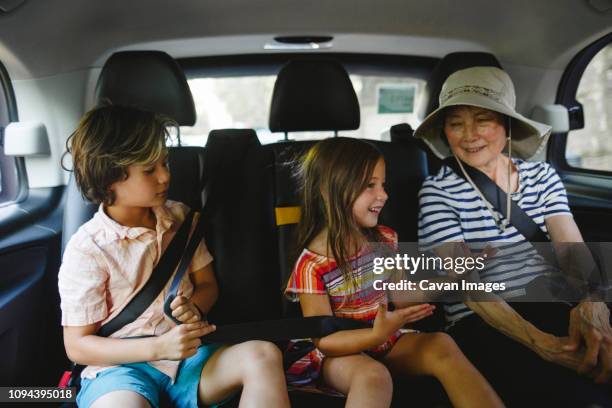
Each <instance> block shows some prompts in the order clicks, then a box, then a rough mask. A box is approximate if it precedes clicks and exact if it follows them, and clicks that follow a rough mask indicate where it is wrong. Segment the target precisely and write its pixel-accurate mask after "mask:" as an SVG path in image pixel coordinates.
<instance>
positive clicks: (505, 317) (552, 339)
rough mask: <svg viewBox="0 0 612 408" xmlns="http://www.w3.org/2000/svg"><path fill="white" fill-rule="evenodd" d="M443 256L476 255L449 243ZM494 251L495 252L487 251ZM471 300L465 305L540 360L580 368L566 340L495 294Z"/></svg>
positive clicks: (442, 248) (462, 245)
mask: <svg viewBox="0 0 612 408" xmlns="http://www.w3.org/2000/svg"><path fill="white" fill-rule="evenodd" d="M434 251H435V252H436V254H437V255H438V256H440V257H443V258H444V257H457V256H465V257H467V256H473V255H472V252H471V250H470V249H469V247H468V246H467V245H466V244H465V243H463V242H449V243H447V244H446V245H441V246H438V247H436V249H435V250H434ZM486 251H488V252H491V250H486ZM467 295H468V300H467V301H466V302H465V304H466V305H467V306H468V307H469V308H470V309H471V310H472V311H473V312H474V313H476V314H477V315H478V316H480V317H481V318H482V319H483V320H484V321H485V322H486V323H488V324H489V325H490V326H492V327H493V328H495V329H496V330H498V331H500V332H501V333H503V334H505V335H506V336H508V337H510V338H512V339H513V340H515V341H518V342H519V343H521V344H523V345H525V346H526V347H529V348H530V349H531V350H533V351H534V352H535V353H537V354H538V355H539V356H540V357H542V358H543V359H545V360H547V361H553V362H556V363H558V364H561V365H564V366H566V367H568V368H572V369H577V368H578V366H579V363H580V359H581V355H580V353H577V352H574V351H568V350H563V345H564V344H565V343H563V341H562V340H561V339H559V338H558V337H556V336H553V335H551V334H549V333H545V332H543V331H542V330H540V329H538V328H537V327H535V326H534V325H533V324H531V323H530V322H528V321H527V320H525V319H524V318H523V317H522V316H521V315H520V314H518V313H517V312H516V311H515V310H514V309H513V308H512V307H511V306H510V305H509V304H508V303H506V301H505V300H503V299H502V298H500V297H499V296H497V295H495V294H494V293H485V292H479V293H478V299H479V300H478V301H474V300H470V299H469V294H467Z"/></svg>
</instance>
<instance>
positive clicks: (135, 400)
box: [59, 105, 289, 407]
mask: <svg viewBox="0 0 612 408" xmlns="http://www.w3.org/2000/svg"><path fill="white" fill-rule="evenodd" d="M172 125H174V123H173V122H172V121H171V120H169V119H167V118H165V117H163V116H161V115H157V114H154V113H152V112H146V111H142V110H139V109H135V108H128V107H122V106H112V105H110V106H102V107H98V108H95V109H93V110H92V111H90V112H88V113H86V114H85V115H84V117H83V118H82V119H81V122H80V123H79V126H78V128H77V129H76V131H75V132H74V133H73V134H72V135H71V136H70V137H69V139H68V141H67V143H66V145H67V153H71V154H72V158H73V163H74V176H75V179H76V182H77V184H78V186H79V189H80V191H81V192H82V194H83V195H84V196H85V197H86V198H88V199H89V200H90V201H92V202H95V203H98V204H100V207H99V209H98V212H97V213H96V214H95V215H94V217H93V218H92V219H91V220H90V221H88V222H87V223H85V224H84V225H83V226H81V228H79V230H78V231H77V232H76V233H75V234H74V235H73V236H72V238H71V239H70V242H69V243H68V245H67V247H66V250H65V252H64V257H63V263H62V266H61V268H60V272H59V291H60V297H61V308H62V325H63V326H64V345H65V347H66V353H67V355H68V357H69V358H70V359H71V360H72V361H74V362H77V363H79V364H83V365H87V367H86V368H85V369H84V370H83V372H82V374H81V377H82V386H81V391H80V392H79V394H78V396H77V403H78V405H79V406H80V407H89V406H92V407H105V406H115V407H116V406H121V407H125V406H130V407H132V406H134V407H147V406H153V407H159V406H168V405H171V406H176V407H195V406H197V405H198V403H203V404H206V405H210V404H216V403H219V402H220V401H223V400H225V399H227V398H229V397H231V396H232V395H233V394H234V393H236V392H237V391H239V390H240V389H242V397H241V398H242V401H241V402H242V403H245V402H246V403H247V404H245V405H249V406H261V407H269V406H275V407H285V406H287V407H288V406H289V400H288V396H287V389H286V385H285V378H284V373H283V368H282V357H281V354H280V352H279V350H278V349H277V348H276V346H274V345H273V344H271V343H267V342H260V341H250V342H246V343H242V344H238V345H233V346H221V345H204V346H203V345H202V343H201V341H200V339H199V338H200V337H201V336H203V335H206V334H208V333H211V332H212V331H214V330H215V327H214V325H210V324H208V322H206V320H202V316H205V315H206V313H207V312H208V311H209V309H210V308H211V307H212V305H213V304H214V302H215V300H216V299H217V293H218V291H217V285H216V281H215V277H214V273H213V267H212V257H211V255H210V254H209V252H208V250H207V249H206V246H205V244H204V242H202V243H200V245H199V247H198V249H197V250H196V253H195V254H194V257H193V259H192V262H191V265H190V267H189V269H188V271H187V273H185V276H184V277H183V280H182V281H181V284H180V287H179V294H180V296H177V297H176V299H175V300H174V301H173V302H172V304H171V309H172V315H173V316H174V317H175V318H177V319H178V320H179V321H180V322H181V323H182V324H181V325H175V324H174V323H173V322H171V321H170V319H167V318H165V317H164V313H163V301H164V295H165V294H166V293H167V291H168V288H169V283H168V284H167V285H166V287H165V288H164V290H163V291H162V293H161V294H160V295H159V296H158V297H157V298H156V299H155V301H154V302H153V303H152V304H151V305H150V306H149V307H148V308H147V309H146V310H145V312H144V313H143V314H142V315H141V316H139V317H138V318H137V319H136V320H135V321H134V322H132V323H129V324H128V325H126V326H124V327H123V328H121V329H119V330H118V331H117V332H115V333H114V334H112V335H111V337H108V338H105V337H100V336H96V332H97V331H98V329H99V328H100V326H101V325H103V324H104V323H106V322H107V321H109V320H111V319H112V318H113V317H115V316H116V315H117V314H118V313H119V312H120V311H121V310H122V309H123V307H125V305H126V304H127V303H128V302H129V300H130V299H131V298H133V297H134V295H135V294H136V293H137V292H138V291H139V290H140V289H141V288H142V286H143V285H144V284H145V283H146V282H147V280H148V279H149V277H150V275H151V273H152V271H153V269H154V267H155V265H156V264H157V263H158V262H159V259H160V256H161V254H162V253H163V252H164V250H165V249H166V248H167V246H168V244H169V242H170V241H171V240H172V238H173V237H174V235H175V234H176V232H177V230H178V228H179V227H180V225H181V223H182V222H183V220H184V219H185V217H186V215H187V213H188V211H189V209H188V208H187V206H185V205H184V204H182V203H178V202H173V201H169V200H167V199H166V196H167V191H168V185H169V182H170V173H169V171H168V165H167V150H166V146H165V141H166V138H167V136H168V133H167V130H166V129H167V127H168V126H172ZM195 221H196V220H194V225H195ZM192 228H193V226H192ZM137 336H150V337H140V338H129V339H128V338H125V337H137Z"/></svg>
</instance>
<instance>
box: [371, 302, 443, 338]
mask: <svg viewBox="0 0 612 408" xmlns="http://www.w3.org/2000/svg"><path fill="white" fill-rule="evenodd" d="M434 309H435V306H433V305H430V304H428V303H423V304H420V305H416V306H408V307H406V308H403V309H397V310H394V311H392V312H391V311H389V310H388V309H387V305H386V304H381V305H380V306H379V307H378V313H376V318H375V319H374V327H373V328H372V333H373V334H374V336H375V338H376V341H377V342H378V344H382V343H384V342H385V341H387V339H388V338H389V337H391V335H393V333H395V332H396V331H397V330H399V329H400V328H402V327H404V326H405V325H406V324H408V323H412V322H416V321H418V320H421V319H423V318H425V317H428V316H431V314H432V313H433V310H434Z"/></svg>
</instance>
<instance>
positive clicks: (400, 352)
mask: <svg viewBox="0 0 612 408" xmlns="http://www.w3.org/2000/svg"><path fill="white" fill-rule="evenodd" d="M384 361H385V363H386V364H387V367H389V369H390V370H391V372H392V373H398V374H409V375H431V376H434V377H436V378H437V379H438V380H439V381H440V382H441V383H442V386H443V387H444V389H445V390H446V393H447V394H448V397H449V398H450V400H451V402H452V403H453V405H454V406H455V407H483V408H484V407H503V403H502V402H501V400H500V399H499V397H498V396H497V394H496V393H495V391H494V390H493V388H492V387H491V386H490V385H489V383H488V382H487V380H485V378H484V377H483V376H482V375H481V374H480V372H479V371H478V370H477V369H476V368H475V367H474V366H473V365H472V363H470V361H469V360H468V359H467V358H466V357H465V356H464V355H463V353H462V352H461V350H460V349H459V347H458V346H457V345H456V344H455V341H454V340H453V339H452V338H451V337H450V336H449V335H447V334H446V333H411V334H406V335H404V336H402V337H401V338H400V339H399V340H398V342H397V343H396V344H395V346H394V347H393V348H392V349H391V351H390V352H389V353H388V354H387V355H386V356H385V358H384Z"/></svg>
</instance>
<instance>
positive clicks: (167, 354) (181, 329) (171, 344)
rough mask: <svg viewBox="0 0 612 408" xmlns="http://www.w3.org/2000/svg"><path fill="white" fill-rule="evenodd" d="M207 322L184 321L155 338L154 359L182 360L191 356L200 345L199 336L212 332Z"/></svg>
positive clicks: (211, 327)
mask: <svg viewBox="0 0 612 408" xmlns="http://www.w3.org/2000/svg"><path fill="white" fill-rule="evenodd" d="M215 329H216V327H215V326H214V325H210V324H208V323H207V322H197V323H186V324H181V325H178V326H175V327H174V328H172V329H171V330H170V331H168V332H166V333H164V334H162V335H161V336H159V337H156V338H155V357H156V360H182V359H185V358H187V357H191V356H193V355H194V354H195V353H196V351H197V349H198V347H200V346H201V345H202V341H201V340H200V337H202V336H205V335H207V334H210V333H212V332H214V331H215Z"/></svg>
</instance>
